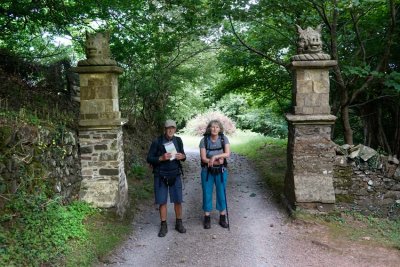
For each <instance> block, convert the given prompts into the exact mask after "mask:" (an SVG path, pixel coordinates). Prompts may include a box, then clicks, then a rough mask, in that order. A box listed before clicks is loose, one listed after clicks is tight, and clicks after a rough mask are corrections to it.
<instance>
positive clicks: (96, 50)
mask: <svg viewBox="0 0 400 267" xmlns="http://www.w3.org/2000/svg"><path fill="white" fill-rule="evenodd" d="M109 41H110V33H109V32H105V33H101V32H98V33H95V34H88V33H86V43H85V44H86V47H85V50H86V51H85V52H86V58H87V59H85V60H81V61H79V62H78V66H93V65H94V66H98V65H100V66H109V65H117V62H116V61H115V60H113V59H111V52H110V44H109Z"/></svg>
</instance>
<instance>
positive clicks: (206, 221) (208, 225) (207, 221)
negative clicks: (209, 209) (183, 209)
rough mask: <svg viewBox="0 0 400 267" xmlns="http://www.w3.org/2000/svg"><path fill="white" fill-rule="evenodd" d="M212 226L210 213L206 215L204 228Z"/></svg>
mask: <svg viewBox="0 0 400 267" xmlns="http://www.w3.org/2000/svg"><path fill="white" fill-rule="evenodd" d="M210 228H211V217H210V215H208V216H207V215H206V216H204V229H210Z"/></svg>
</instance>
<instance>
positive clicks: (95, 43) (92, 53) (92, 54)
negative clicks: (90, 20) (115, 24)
mask: <svg viewBox="0 0 400 267" xmlns="http://www.w3.org/2000/svg"><path fill="white" fill-rule="evenodd" d="M109 40H110V33H109V32H105V33H100V32H98V33H96V34H88V33H86V58H88V59H90V58H93V59H94V58H99V59H107V58H110V46H109Z"/></svg>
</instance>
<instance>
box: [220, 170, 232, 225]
mask: <svg viewBox="0 0 400 267" xmlns="http://www.w3.org/2000/svg"><path fill="white" fill-rule="evenodd" d="M221 179H222V185H223V186H224V195H225V206H226V221H227V222H228V231H230V230H231V228H230V227H231V224H230V223H229V212H228V200H227V199H226V184H225V183H224V177H223V173H221Z"/></svg>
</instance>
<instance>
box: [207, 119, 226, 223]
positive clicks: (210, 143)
mask: <svg viewBox="0 0 400 267" xmlns="http://www.w3.org/2000/svg"><path fill="white" fill-rule="evenodd" d="M223 132H224V128H223V126H222V123H221V122H220V121H219V120H212V121H210V122H209V123H208V126H207V129H206V132H205V134H204V137H203V138H202V139H201V141H200V158H201V166H202V168H201V185H202V189H203V210H204V229H210V228H211V218H210V212H211V211H212V196H213V188H214V184H215V189H216V209H217V210H218V211H219V214H220V215H219V225H221V226H222V227H223V228H228V227H229V224H228V222H227V213H226V212H227V206H226V195H225V194H226V182H227V178H228V171H227V169H226V159H227V158H229V156H230V145H229V140H228V138H227V137H226V136H225V135H224V134H223Z"/></svg>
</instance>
